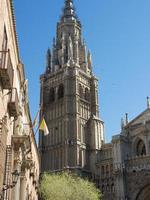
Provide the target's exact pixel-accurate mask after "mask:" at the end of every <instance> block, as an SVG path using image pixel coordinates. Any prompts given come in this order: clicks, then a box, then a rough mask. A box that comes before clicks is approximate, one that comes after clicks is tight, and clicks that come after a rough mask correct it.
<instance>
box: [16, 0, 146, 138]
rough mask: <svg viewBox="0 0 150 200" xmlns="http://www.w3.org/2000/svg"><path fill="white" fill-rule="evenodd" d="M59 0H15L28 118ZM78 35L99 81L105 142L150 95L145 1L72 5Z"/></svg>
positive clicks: (101, 0) (82, 1)
mask: <svg viewBox="0 0 150 200" xmlns="http://www.w3.org/2000/svg"><path fill="white" fill-rule="evenodd" d="M63 2H64V0H43V1H40V0H25V1H20V0H14V6H15V15H16V24H17V33H18V40H19V47H20V54H21V58H22V62H23V63H24V65H25V72H26V77H27V78H28V80H29V97H30V109H31V115H32V118H34V116H35V115H36V112H37V110H38V107H39V93H40V85H39V76H40V74H41V73H43V72H44V70H45V54H46V51H47V48H48V47H51V44H52V39H53V37H54V36H55V33H56V23H57V22H58V20H59V17H60V15H61V10H62V7H63V4H64V3H63ZM74 4H75V7H76V10H77V14H78V16H79V19H80V21H81V23H82V25H83V36H84V38H85V41H86V44H87V47H88V48H89V49H90V50H91V53H92V55H93V67H94V72H95V74H96V75H97V77H98V78H99V102H100V114H101V118H102V119H103V120H104V122H105V134H106V141H110V140H111V136H112V135H114V134H118V133H119V132H120V121H121V118H122V117H123V116H124V115H125V113H129V119H133V118H134V117H135V116H136V115H137V114H139V113H140V112H142V111H143V110H144V109H146V97H147V96H150V84H149V82H150V11H149V9H150V1H149V0H92V1H90V0H88V1H87V0H80V1H79V0H74Z"/></svg>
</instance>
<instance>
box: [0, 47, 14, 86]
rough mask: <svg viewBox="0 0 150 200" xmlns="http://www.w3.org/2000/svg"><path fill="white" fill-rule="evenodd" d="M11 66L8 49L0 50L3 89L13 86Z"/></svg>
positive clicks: (0, 72) (0, 75)
mask: <svg viewBox="0 0 150 200" xmlns="http://www.w3.org/2000/svg"><path fill="white" fill-rule="evenodd" d="M13 76H14V73H13V67H12V62H11V57H10V51H9V50H2V51H0V78H1V82H2V86H3V89H11V88H12V86H13Z"/></svg>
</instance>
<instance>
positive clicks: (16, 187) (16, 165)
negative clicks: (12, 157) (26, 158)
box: [13, 161, 21, 200]
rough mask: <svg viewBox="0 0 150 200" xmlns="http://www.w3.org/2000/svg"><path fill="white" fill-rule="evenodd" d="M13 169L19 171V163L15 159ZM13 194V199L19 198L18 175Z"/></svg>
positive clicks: (17, 199)
mask: <svg viewBox="0 0 150 200" xmlns="http://www.w3.org/2000/svg"><path fill="white" fill-rule="evenodd" d="M14 169H15V170H17V171H18V172H19V173H20V170H21V163H20V162H19V161H17V162H16V163H15V168H14ZM13 196H14V198H13V199H14V200H20V176H19V178H18V181H17V183H16V185H15V187H14V190H13Z"/></svg>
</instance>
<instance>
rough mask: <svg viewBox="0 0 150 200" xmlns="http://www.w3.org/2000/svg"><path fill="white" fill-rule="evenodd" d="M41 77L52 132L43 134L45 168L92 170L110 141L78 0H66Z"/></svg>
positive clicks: (45, 114) (43, 105) (44, 109)
mask: <svg viewBox="0 0 150 200" xmlns="http://www.w3.org/2000/svg"><path fill="white" fill-rule="evenodd" d="M40 81H41V97H40V98H41V99H40V104H41V116H40V118H41V119H42V118H43V117H44V119H45V121H46V124H47V126H48V129H49V133H48V134H44V133H40V135H39V149H40V157H41V171H42V172H43V171H61V170H65V169H70V170H75V171H78V172H81V173H89V172H90V171H91V168H92V166H93V165H92V162H94V155H96V152H97V150H99V149H100V148H101V145H102V143H103V142H104V135H103V122H102V121H101V120H100V119H99V105H98V80H97V78H96V77H95V76H94V75H93V72H92V58H91V54H90V52H89V51H87V49H86V45H85V42H84V40H83V39H82V26H81V23H80V21H79V19H78V17H77V15H76V13H75V8H74V5H73V0H65V6H64V9H63V14H62V16H61V19H60V21H59V23H58V24H57V33H56V39H54V41H53V47H52V50H50V49H48V51H47V65H46V70H45V73H44V74H42V75H41V77H40ZM93 164H94V163H93Z"/></svg>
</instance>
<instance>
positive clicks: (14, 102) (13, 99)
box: [8, 88, 19, 117]
mask: <svg viewBox="0 0 150 200" xmlns="http://www.w3.org/2000/svg"><path fill="white" fill-rule="evenodd" d="M8 111H9V114H10V116H11V117H17V116H18V114H19V99H18V93H17V89H16V88H13V89H12V90H11V95H10V101H9V103H8Z"/></svg>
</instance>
